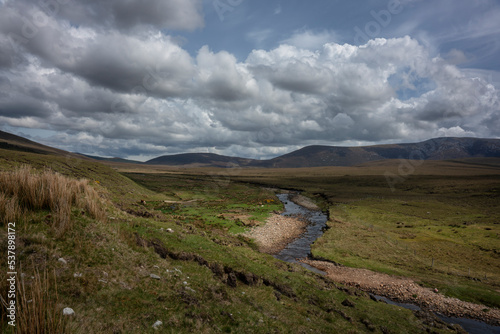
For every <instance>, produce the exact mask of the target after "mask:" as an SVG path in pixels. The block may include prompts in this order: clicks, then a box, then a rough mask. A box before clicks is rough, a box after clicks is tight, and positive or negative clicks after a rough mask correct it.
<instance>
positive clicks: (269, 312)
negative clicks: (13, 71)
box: [0, 150, 451, 333]
mask: <svg viewBox="0 0 500 334" xmlns="http://www.w3.org/2000/svg"><path fill="white" fill-rule="evenodd" d="M22 165H30V166H31V167H32V168H33V169H34V170H36V172H35V171H34V170H30V171H29V172H27V174H28V175H29V176H30V177H33V178H34V180H35V182H33V184H39V183H37V182H40V180H41V179H42V178H43V175H46V176H52V178H49V179H51V180H56V181H57V182H67V184H71V183H72V182H73V181H74V182H83V184H84V187H90V188H91V189H92V190H94V191H95V192H96V193H97V194H98V196H97V197H95V196H90V197H89V199H92V198H93V200H92V201H93V203H94V204H96V205H97V206H98V211H101V210H102V211H104V212H105V213H106V214H105V216H104V219H102V217H101V218H99V216H98V215H94V214H90V213H89V211H88V209H86V207H85V206H84V205H82V204H81V203H85V202H81V201H77V200H75V201H66V203H69V205H70V212H69V219H70V220H71V224H70V225H69V226H70V228H67V229H65V230H64V233H60V231H59V230H58V229H57V228H54V224H53V222H54V221H55V219H56V218H55V216H56V215H57V214H56V213H55V212H53V208H52V207H51V206H50V205H48V206H44V205H43V206H39V207H35V206H33V207H31V206H29V205H26V206H24V208H25V209H26V208H29V210H22V213H21V215H20V216H19V215H18V216H17V219H18V220H17V221H16V261H17V263H16V269H17V271H18V273H19V275H18V282H19V281H22V282H23V284H22V289H24V291H26V293H25V296H26V297H25V298H24V297H23V298H24V299H23V300H24V302H20V303H19V304H18V310H17V311H18V313H17V314H18V316H19V318H18V319H22V315H26V314H28V318H32V316H29V314H37V315H38V316H37V319H38V322H32V323H24V322H21V321H20V320H19V322H18V325H19V326H18V327H16V330H17V332H18V333H33V332H35V331H36V328H42V327H43V326H46V325H47V324H48V325H47V326H48V327H47V326H46V327H45V328H46V329H45V331H46V332H51V331H54V330H55V331H57V332H60V333H64V332H68V333H154V332H164V333H193V332H196V333H219V332H227V333H230V332H234V333H278V332H279V333H289V332H293V333H306V332H307V333H310V332H314V333H332V332H340V333H362V332H379V333H380V332H384V333H387V332H391V333H415V332H426V331H427V330H428V329H429V328H428V325H427V324H425V323H424V322H423V320H419V319H418V318H416V317H415V316H414V315H413V313H412V312H411V311H409V310H403V309H400V308H396V307H393V306H390V305H387V304H384V303H378V302H375V301H372V300H371V299H370V298H369V297H368V296H367V295H366V294H364V293H361V292H360V291H354V290H353V291H349V294H346V292H345V291H344V288H342V287H339V288H341V289H339V288H338V287H337V285H336V284H334V283H333V282H331V281H329V280H327V279H325V278H323V277H321V276H318V275H316V274H314V273H311V272H309V271H307V270H305V269H303V268H302V267H301V266H299V265H295V264H288V263H283V262H281V261H279V260H276V259H274V258H273V257H272V256H269V255H265V254H261V253H259V252H257V251H255V249H254V248H255V247H254V246H253V243H252V241H251V240H248V239H246V238H243V237H241V236H238V235H236V234H234V233H232V232H236V231H238V229H244V228H246V227H247V226H250V225H252V224H258V223H260V222H262V221H263V220H264V219H265V217H266V215H267V214H269V212H271V211H273V210H279V209H280V208H281V205H280V204H279V203H278V201H277V200H276V198H275V197H274V194H273V192H272V191H270V190H263V189H262V188H260V187H258V186H252V185H250V184H245V183H239V182H235V180H236V179H235V178H234V177H229V178H227V177H220V176H221V175H223V174H220V175H219V176H218V177H217V178H214V177H213V175H212V174H206V173H205V172H199V171H194V172H191V171H190V172H189V173H179V172H178V171H176V172H175V173H173V172H165V173H162V174H144V175H143V174H138V173H131V174H126V175H127V176H129V177H130V178H132V179H134V181H135V182H134V181H132V180H131V179H130V178H129V177H126V176H124V175H121V174H118V173H117V172H116V171H114V170H113V169H112V168H110V167H107V166H104V165H101V164H99V163H96V162H93V161H87V160H77V159H75V158H66V157H64V156H52V155H51V156H48V155H40V154H35V153H29V152H16V151H5V150H0V171H3V172H5V173H12V172H14V173H16V172H15V171H17V170H18V169H19V168H20V167H21V166H22ZM47 168H50V171H48V170H47ZM54 172H57V173H60V174H62V175H65V177H62V176H60V175H59V174H55V173H54ZM4 175H7V174H4ZM9 175H13V174H9ZM83 178H85V179H87V180H88V181H77V180H81V179H83ZM70 179H71V181H70ZM61 180H62V181H61ZM42 183H43V182H42ZM15 184H18V185H19V184H20V183H19V182H18V183H12V184H11V186H10V187H11V188H12V187H14V188H15ZM7 189H9V188H8V187H4V183H2V187H1V188H0V191H1V193H2V195H3V198H4V200H5V201H10V202H11V201H12V199H13V198H14V193H13V192H12V191H7ZM63 194H64V196H70V195H68V194H67V193H61V195H63ZM70 194H71V192H70ZM71 196H73V195H71ZM77 197H81V198H86V195H85V193H82V192H77ZM96 198H97V199H98V200H97V201H96ZM0 249H1V250H2V254H7V249H8V238H7V225H6V224H5V223H2V225H1V232H0ZM6 265H7V263H6V261H1V263H0V279H1V283H0V292H1V296H2V297H3V298H4V300H5V296H6V295H7V294H6V293H5V292H6V291H7V289H8V286H7V280H6V273H7V272H8V270H7V268H6ZM38 273H40V274H38ZM152 275H153V276H152ZM154 275H157V276H154ZM158 278H159V279H158ZM20 286H21V285H18V288H19V287H20ZM40 293H41V294H40ZM36 295H39V296H41V297H40V298H37V299H36V300H35V299H34V298H32V297H30V296H36ZM346 299H349V300H350V301H351V302H352V304H351V306H352V305H354V307H349V306H344V305H343V301H344V300H346ZM30 300H31V301H30ZM344 304H345V303H344ZM64 307H71V308H72V309H74V311H75V315H73V316H68V317H63V318H62V319H61V318H59V317H58V315H60V314H61V311H62V309H63V308H64ZM5 312H6V310H5V308H3V307H2V308H1V314H0V316H1V319H2V322H1V323H0V326H1V327H2V331H3V332H6V333H13V332H14V329H13V328H12V327H11V326H8V325H7V323H6V314H5ZM49 318H50V321H49ZM157 320H160V321H162V323H163V324H162V325H161V326H160V330H159V331H155V330H154V329H153V327H152V326H153V324H154V323H155V322H156V321H157ZM40 325H43V326H42V327H39V326H40ZM432 330H434V331H436V332H438V333H446V332H450V331H451V330H450V329H449V328H448V327H446V326H442V327H440V328H435V327H434V328H432ZM42 332H43V331H42Z"/></svg>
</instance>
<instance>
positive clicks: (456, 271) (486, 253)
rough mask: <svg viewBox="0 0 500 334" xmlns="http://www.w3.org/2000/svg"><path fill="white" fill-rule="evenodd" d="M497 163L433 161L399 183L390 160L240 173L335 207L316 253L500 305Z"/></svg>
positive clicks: (243, 177) (327, 207)
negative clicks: (388, 174) (390, 176)
mask: <svg viewBox="0 0 500 334" xmlns="http://www.w3.org/2000/svg"><path fill="white" fill-rule="evenodd" d="M492 166H497V165H496V164H486V165H484V164H477V165H474V163H473V162H471V161H469V162H468V163H467V164H464V163H462V162H457V163H453V162H426V163H425V164H424V165H422V170H419V169H417V170H416V172H415V173H414V174H413V175H409V176H407V177H405V179H404V182H401V183H399V184H397V185H396V187H395V190H394V191H392V190H391V188H390V187H389V185H388V183H387V180H386V179H385V176H384V173H385V171H387V170H388V168H394V167H390V166H388V165H384V166H383V168H378V167H375V168H374V170H367V171H366V173H365V174H363V172H362V168H359V167H358V168H353V169H352V170H351V171H350V172H349V170H346V169H345V168H330V169H327V168H318V169H307V170H306V169H303V170H302V169H298V170H295V171H293V170H288V171H281V170H280V171H275V170H254V171H252V172H251V173H249V174H248V175H241V176H238V177H237V178H238V179H239V180H242V181H247V182H259V183H261V184H267V185H273V186H281V187H289V188H294V189H300V190H302V191H304V192H305V194H308V195H309V196H310V197H311V198H315V199H316V200H317V202H318V204H320V206H322V208H323V209H325V210H328V211H329V213H330V221H329V227H330V229H329V230H328V231H326V233H325V234H324V235H323V237H322V238H321V239H319V240H318V241H317V242H316V243H315V244H314V245H313V247H312V252H313V255H315V256H318V257H322V258H326V259H330V260H333V261H335V262H339V263H342V264H344V265H347V266H352V267H359V268H368V269H372V270H376V271H380V272H384V273H389V274H396V275H404V276H409V277H413V278H414V279H416V280H417V281H419V282H421V283H422V284H424V285H429V286H433V287H438V288H439V290H440V291H443V292H444V293H445V294H447V295H449V296H452V297H457V298H460V299H463V300H468V301H473V302H476V303H483V304H486V305H488V306H490V307H500V294H499V292H498V291H499V287H500V272H499V271H498V268H499V267H500V248H498V245H499V238H500V212H499V211H498V207H499V205H500V198H499V196H500V195H499V189H500V168H498V167H492ZM462 167H463V168H462ZM483 167H484V168H483ZM384 170H385V171H384ZM389 170H390V169H389ZM377 174H378V175H377Z"/></svg>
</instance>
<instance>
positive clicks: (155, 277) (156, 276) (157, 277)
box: [149, 274, 161, 279]
mask: <svg viewBox="0 0 500 334" xmlns="http://www.w3.org/2000/svg"><path fill="white" fill-rule="evenodd" d="M149 277H151V278H152V279H161V277H160V276H158V275H155V274H151V275H149Z"/></svg>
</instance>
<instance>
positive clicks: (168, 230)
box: [166, 228, 174, 233]
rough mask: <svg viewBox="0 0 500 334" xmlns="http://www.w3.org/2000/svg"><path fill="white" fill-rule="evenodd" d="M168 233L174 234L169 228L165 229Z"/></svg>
mask: <svg viewBox="0 0 500 334" xmlns="http://www.w3.org/2000/svg"><path fill="white" fill-rule="evenodd" d="M166 231H167V232H168V233H174V230H172V229H171V228H167V230H166Z"/></svg>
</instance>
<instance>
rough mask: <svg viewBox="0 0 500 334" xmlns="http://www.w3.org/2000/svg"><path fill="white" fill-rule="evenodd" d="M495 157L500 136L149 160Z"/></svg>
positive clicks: (306, 162) (297, 163)
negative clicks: (274, 154) (257, 156)
mask: <svg viewBox="0 0 500 334" xmlns="http://www.w3.org/2000/svg"><path fill="white" fill-rule="evenodd" d="M491 157H500V139H484V138H455V137H445V138H435V139H430V140H426V141H423V142H419V143H408V144H386V145H373V146H360V147H341V146H318V145H315V146H307V147H304V148H301V149H299V150H297V151H293V152H291V153H288V154H285V155H282V156H279V157H276V158H273V159H269V160H253V159H245V158H238V157H227V156H222V155H217V154H213V153H186V154H176V155H166V156H161V157H158V158H155V159H152V160H149V161H147V162H146V163H147V164H157V165H170V166H198V167H236V166H239V167H267V168H300V167H323V166H355V165H360V164H363V163H367V162H371V161H379V160H388V159H418V160H452V159H466V158H491Z"/></svg>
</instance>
